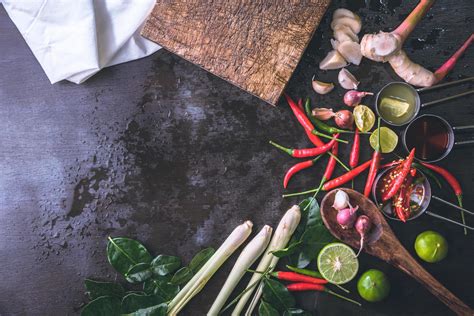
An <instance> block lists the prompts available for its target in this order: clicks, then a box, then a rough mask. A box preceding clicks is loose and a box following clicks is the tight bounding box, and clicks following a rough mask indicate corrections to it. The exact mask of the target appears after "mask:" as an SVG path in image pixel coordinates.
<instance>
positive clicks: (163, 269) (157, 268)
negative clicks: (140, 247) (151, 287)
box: [151, 255, 181, 275]
mask: <svg viewBox="0 0 474 316" xmlns="http://www.w3.org/2000/svg"><path fill="white" fill-rule="evenodd" d="M180 266H181V259H180V258H178V257H175V256H167V255H158V256H157V257H156V258H155V259H153V261H152V262H151V267H152V269H153V274H155V275H167V274H170V273H173V272H175V271H176V270H178V269H179V267H180Z"/></svg>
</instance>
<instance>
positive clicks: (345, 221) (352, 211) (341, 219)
mask: <svg viewBox="0 0 474 316" xmlns="http://www.w3.org/2000/svg"><path fill="white" fill-rule="evenodd" d="M358 209H359V205H356V207H354V208H353V207H348V208H344V209H342V210H340V211H339V212H337V215H336V220H337V223H338V224H339V225H341V227H342V229H349V228H352V227H353V226H354V223H355V221H356V219H357V215H356V212H357V210H358Z"/></svg>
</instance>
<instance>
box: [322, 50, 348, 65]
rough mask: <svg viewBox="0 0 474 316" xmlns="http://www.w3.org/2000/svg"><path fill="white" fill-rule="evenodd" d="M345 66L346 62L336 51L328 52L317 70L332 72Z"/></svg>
mask: <svg viewBox="0 0 474 316" xmlns="http://www.w3.org/2000/svg"><path fill="white" fill-rule="evenodd" d="M346 66H347V62H346V60H345V59H344V57H342V55H341V54H339V52H338V51H337V50H332V51H330V52H329V53H328V54H327V55H326V57H324V59H323V60H321V62H320V63H319V69H321V70H332V69H339V68H343V67H346Z"/></svg>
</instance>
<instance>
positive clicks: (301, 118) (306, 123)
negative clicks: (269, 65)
mask: <svg viewBox="0 0 474 316" xmlns="http://www.w3.org/2000/svg"><path fill="white" fill-rule="evenodd" d="M285 98H286V101H287V102H288V104H289V105H290V108H291V110H292V111H293V113H294V114H295V116H296V119H297V120H298V122H300V124H301V125H302V126H303V128H304V130H305V132H306V135H307V136H308V138H309V140H310V141H311V142H312V143H313V144H314V145H315V146H316V147H321V146H324V142H323V141H322V140H321V139H320V138H319V137H318V136H316V135H314V134H313V133H312V131H313V130H314V126H313V124H312V123H311V121H310V120H309V119H308V118H307V117H306V114H305V113H304V111H303V110H301V109H300V108H299V107H298V105H297V104H296V103H295V101H293V100H292V99H291V98H290V97H289V96H288V95H287V94H286V93H285Z"/></svg>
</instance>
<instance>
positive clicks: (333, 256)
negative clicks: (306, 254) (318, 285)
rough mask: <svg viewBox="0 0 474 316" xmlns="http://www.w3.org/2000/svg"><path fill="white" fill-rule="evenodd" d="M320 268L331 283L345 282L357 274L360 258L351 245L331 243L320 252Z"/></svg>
mask: <svg viewBox="0 0 474 316" xmlns="http://www.w3.org/2000/svg"><path fill="white" fill-rule="evenodd" d="M318 270H319V272H320V273H321V275H322V276H323V277H324V278H325V279H326V280H328V281H329V282H330V283H333V284H344V283H347V282H349V281H350V280H352V279H353V278H354V277H355V276H356V274H357V271H358V270H359V260H357V257H356V254H355V252H354V250H352V248H351V247H349V246H347V245H344V244H341V243H331V244H329V245H327V246H325V247H324V248H323V249H322V250H321V251H320V252H319V255H318Z"/></svg>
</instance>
